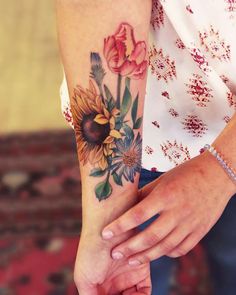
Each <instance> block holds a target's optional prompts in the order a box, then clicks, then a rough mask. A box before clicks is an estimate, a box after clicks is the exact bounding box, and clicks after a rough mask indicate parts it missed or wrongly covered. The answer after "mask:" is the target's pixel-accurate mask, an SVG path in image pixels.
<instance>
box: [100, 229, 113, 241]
mask: <svg viewBox="0 0 236 295" xmlns="http://www.w3.org/2000/svg"><path fill="white" fill-rule="evenodd" d="M113 236H114V234H113V232H112V231H111V230H104V231H103V232H102V237H103V239H105V240H109V239H111V238H112V237H113Z"/></svg>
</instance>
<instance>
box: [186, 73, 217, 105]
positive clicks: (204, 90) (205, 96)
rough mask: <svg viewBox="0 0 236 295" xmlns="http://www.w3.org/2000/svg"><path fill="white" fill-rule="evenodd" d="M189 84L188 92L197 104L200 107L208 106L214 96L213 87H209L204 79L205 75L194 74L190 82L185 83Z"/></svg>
mask: <svg viewBox="0 0 236 295" xmlns="http://www.w3.org/2000/svg"><path fill="white" fill-rule="evenodd" d="M185 85H186V86H187V89H188V90H187V93H189V94H190V95H191V97H192V99H193V100H194V101H196V105H197V106H199V107H206V106H207V103H208V102H209V101H210V98H212V97H213V95H212V94H211V92H212V89H210V88H209V87H207V82H205V81H204V80H203V77H202V76H201V75H198V74H193V75H192V77H191V78H190V79H189V84H187V83H185Z"/></svg>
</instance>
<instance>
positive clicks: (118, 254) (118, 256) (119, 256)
mask: <svg viewBox="0 0 236 295" xmlns="http://www.w3.org/2000/svg"><path fill="white" fill-rule="evenodd" d="M111 256H112V258H113V259H115V260H119V259H122V258H123V257H124V255H123V254H122V253H121V252H112V254H111Z"/></svg>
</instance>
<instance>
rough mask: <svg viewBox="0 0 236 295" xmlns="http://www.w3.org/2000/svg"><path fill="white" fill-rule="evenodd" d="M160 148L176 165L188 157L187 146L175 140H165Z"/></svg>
mask: <svg viewBox="0 0 236 295" xmlns="http://www.w3.org/2000/svg"><path fill="white" fill-rule="evenodd" d="M161 149H162V151H163V154H164V155H165V157H168V159H169V160H170V161H171V162H173V163H174V164H175V165H176V166H178V165H179V164H182V163H184V162H185V161H187V160H189V159H190V153H189V150H188V148H187V147H184V146H183V144H182V143H177V141H176V140H175V141H174V142H170V141H169V140H167V142H166V143H163V144H162V145H161Z"/></svg>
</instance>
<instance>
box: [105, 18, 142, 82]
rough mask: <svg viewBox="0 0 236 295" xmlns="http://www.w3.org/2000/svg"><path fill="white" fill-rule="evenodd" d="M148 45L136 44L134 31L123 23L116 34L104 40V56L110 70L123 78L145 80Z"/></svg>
mask: <svg viewBox="0 0 236 295" xmlns="http://www.w3.org/2000/svg"><path fill="white" fill-rule="evenodd" d="M146 51H147V49H146V44H145V42H144V41H139V42H136V41H135V39H134V30H133V28H132V27H131V26H130V25H129V24H127V23H121V24H120V26H119V28H118V30H117V31H116V33H115V34H114V35H112V36H109V37H108V38H106V39H105V40H104V56H105V58H106V60H107V65H108V67H109V69H110V70H111V71H112V72H113V73H116V74H120V75H121V76H122V77H129V78H131V79H143V78H144V77H145V74H146V69H147V60H145V57H146Z"/></svg>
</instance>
